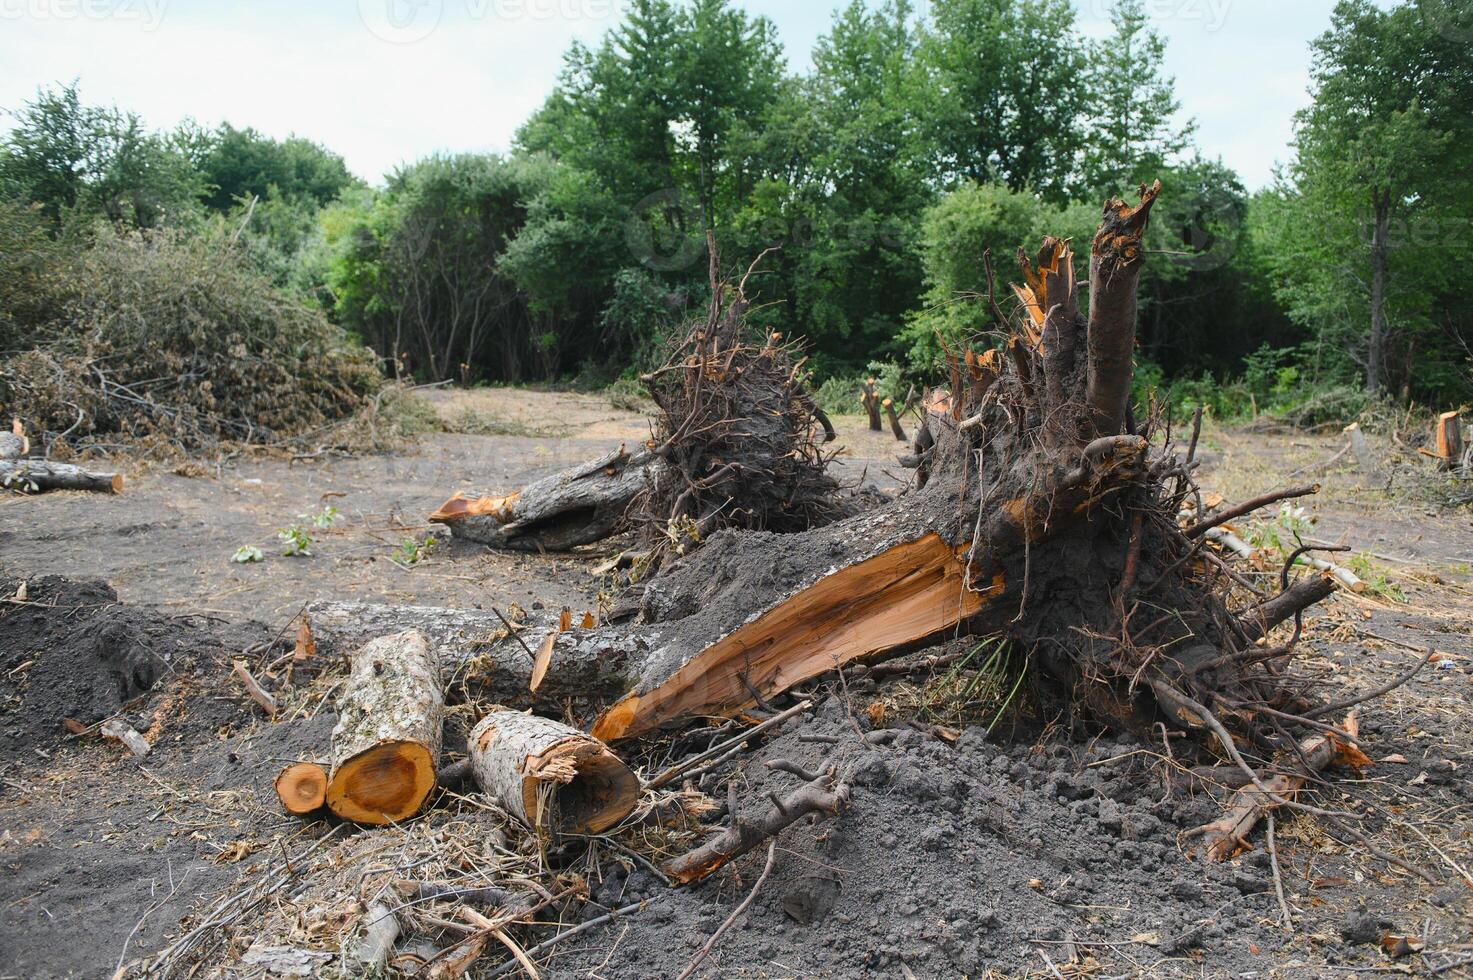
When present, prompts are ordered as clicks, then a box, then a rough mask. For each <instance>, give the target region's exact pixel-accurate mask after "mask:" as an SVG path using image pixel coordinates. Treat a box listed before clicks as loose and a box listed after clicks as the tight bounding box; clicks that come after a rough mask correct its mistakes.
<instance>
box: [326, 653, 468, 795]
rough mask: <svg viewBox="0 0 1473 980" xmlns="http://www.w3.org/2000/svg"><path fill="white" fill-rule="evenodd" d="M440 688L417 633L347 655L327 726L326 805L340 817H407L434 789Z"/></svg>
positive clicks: (434, 659)
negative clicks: (332, 722)
mask: <svg viewBox="0 0 1473 980" xmlns="http://www.w3.org/2000/svg"><path fill="white" fill-rule="evenodd" d="M444 709H445V695H444V692H443V691H442V689H441V687H440V661H439V658H438V656H437V655H436V653H435V651H434V649H433V647H431V645H430V644H429V642H428V641H427V640H426V639H425V637H424V635H423V634H422V633H419V632H417V631H415V630H409V631H407V632H403V633H396V634H393V635H391V636H384V637H380V638H379V639H376V640H373V641H372V642H370V643H367V644H365V645H364V646H363V647H362V648H361V649H359V650H358V651H357V652H356V653H354V654H353V656H352V663H351V668H350V673H349V675H348V678H347V680H346V681H344V686H343V693H342V696H341V697H340V698H339V700H338V724H337V727H336V728H334V729H333V733H332V775H331V778H330V779H329V781H328V786H327V805H328V806H329V807H330V808H331V809H332V812H333V813H335V814H337V815H338V816H339V817H342V818H343V819H344V820H352V821H354V822H356V823H366V824H383V823H390V822H394V821H398V820H404V819H406V818H408V817H412V816H413V815H414V814H416V813H418V812H419V808H420V806H421V805H422V804H423V803H424V801H425V798H426V797H428V796H429V794H430V791H431V790H432V789H434V788H435V766H436V765H437V764H438V762H439V759H440V737H441V735H440V719H441V715H442V714H443V712H444Z"/></svg>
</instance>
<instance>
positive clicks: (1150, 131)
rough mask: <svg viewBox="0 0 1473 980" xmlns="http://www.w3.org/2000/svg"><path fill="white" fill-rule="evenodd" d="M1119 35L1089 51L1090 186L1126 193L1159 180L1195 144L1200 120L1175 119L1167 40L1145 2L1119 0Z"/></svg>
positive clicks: (1114, 19)
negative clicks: (1167, 68) (1166, 61)
mask: <svg viewBox="0 0 1473 980" xmlns="http://www.w3.org/2000/svg"><path fill="white" fill-rule="evenodd" d="M1110 22H1111V24H1113V25H1114V28H1115V32H1114V35H1113V36H1111V37H1110V38H1108V39H1106V40H1105V41H1103V42H1101V43H1100V44H1098V45H1095V46H1094V48H1093V50H1092V51H1091V58H1090V68H1089V72H1088V76H1087V81H1086V84H1087V88H1088V92H1089V117H1090V120H1089V133H1088V145H1087V148H1086V150H1085V154H1084V181H1085V186H1086V187H1087V188H1088V189H1090V190H1092V191H1096V192H1104V193H1107V194H1126V193H1129V192H1130V191H1131V190H1132V189H1133V188H1134V187H1135V186H1136V185H1138V184H1141V183H1148V182H1150V181H1151V180H1153V179H1155V178H1156V177H1159V176H1160V175H1161V171H1162V170H1163V169H1164V168H1165V167H1166V165H1167V163H1168V162H1169V161H1170V160H1171V159H1172V158H1173V157H1175V156H1177V155H1178V154H1180V153H1181V152H1182V151H1183V150H1185V149H1186V148H1187V146H1188V145H1189V144H1190V142H1191V135H1192V133H1193V131H1194V130H1195V129H1196V123H1195V122H1192V121H1188V122H1186V123H1185V124H1180V123H1178V122H1177V120H1176V116H1177V113H1178V112H1179V111H1180V109H1181V103H1179V102H1178V101H1177V99H1176V94H1175V85H1176V80H1175V79H1173V78H1171V77H1170V76H1168V75H1165V74H1164V71H1163V68H1162V62H1163V59H1164V58H1165V54H1166V42H1165V41H1163V40H1162V39H1161V36H1160V35H1158V34H1157V33H1156V32H1155V30H1153V29H1152V28H1151V27H1150V20H1149V18H1148V17H1147V15H1146V10H1145V3H1144V0H1116V3H1115V5H1114V6H1113V7H1112V8H1111V10H1110Z"/></svg>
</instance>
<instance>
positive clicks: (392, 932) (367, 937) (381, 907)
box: [343, 902, 399, 977]
mask: <svg viewBox="0 0 1473 980" xmlns="http://www.w3.org/2000/svg"><path fill="white" fill-rule="evenodd" d="M398 940H399V919H398V917H397V916H396V915H394V910H393V909H391V908H389V907H388V906H387V905H385V904H383V903H382V902H370V903H368V909H367V910H366V911H365V912H364V913H363V918H361V919H360V920H358V925H357V926H356V927H355V928H354V929H353V931H352V932H351V933H349V934H348V937H347V940H346V941H345V942H344V943H343V966H344V967H345V968H346V969H347V975H348V976H354V977H363V976H381V975H383V971H384V966H385V965H386V964H387V963H388V961H389V954H390V953H392V952H393V951H394V943H396V942H398Z"/></svg>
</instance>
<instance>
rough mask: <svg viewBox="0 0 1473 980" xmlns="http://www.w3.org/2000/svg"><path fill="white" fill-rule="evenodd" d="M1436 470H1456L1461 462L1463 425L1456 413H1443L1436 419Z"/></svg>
mask: <svg viewBox="0 0 1473 980" xmlns="http://www.w3.org/2000/svg"><path fill="white" fill-rule="evenodd" d="M1435 435H1436V438H1437V459H1438V463H1437V468H1438V469H1440V470H1451V469H1456V468H1457V467H1458V466H1459V465H1461V463H1462V461H1463V423H1462V420H1461V419H1460V418H1458V413H1457V412H1443V413H1442V414H1441V415H1439V416H1438V417H1437V430H1436V432H1435Z"/></svg>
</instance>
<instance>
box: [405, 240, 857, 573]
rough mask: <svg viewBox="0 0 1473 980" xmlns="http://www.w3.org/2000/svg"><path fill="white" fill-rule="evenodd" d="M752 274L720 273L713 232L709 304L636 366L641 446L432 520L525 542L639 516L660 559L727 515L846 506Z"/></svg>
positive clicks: (764, 519)
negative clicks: (658, 356)
mask: <svg viewBox="0 0 1473 980" xmlns="http://www.w3.org/2000/svg"><path fill="white" fill-rule="evenodd" d="M759 261H760V258H759ZM754 267H755V264H754ZM750 274H751V270H750V269H749V270H748V275H750ZM745 283H746V277H745V276H744V277H743V278H742V280H741V281H740V282H738V283H736V284H735V285H732V284H728V283H726V282H723V281H722V280H721V279H720V277H719V275H718V265H717V256H716V251H715V247H714V245H712V246H711V302H710V307H709V309H708V311H707V315H706V317H705V318H704V319H702V320H700V321H698V322H696V323H695V324H693V325H692V326H691V327H690V328H689V330H688V331H687V332H686V333H685V334H684V336H683V337H681V338H680V339H679V340H678V341H677V342H675V343H674V344H672V346H671V349H670V353H669V355H668V357H667V358H666V360H665V362H664V363H663V364H662V365H661V366H660V367H659V368H657V369H655V370H654V371H652V372H650V373H649V374H646V375H644V376H643V377H642V378H641V379H640V380H641V381H642V382H643V383H644V386H645V388H646V390H647V391H648V393H649V395H650V398H651V399H652V400H653V401H654V403H655V406H656V408H657V412H656V416H655V419H654V423H653V433H652V438H651V439H650V440H649V441H648V442H647V443H646V444H645V445H644V446H643V447H641V448H640V449H639V450H638V451H637V452H633V453H630V452H627V451H626V450H625V449H624V447H622V446H621V447H620V448H619V449H618V450H617V451H616V452H614V453H611V454H609V455H608V456H605V457H603V458H600V459H596V460H592V461H590V462H588V463H585V464H582V465H580V466H576V467H573V468H571V469H569V470H565V471H563V472H561V473H557V474H554V475H552V476H549V477H546V478H544V479H541V480H538V481H536V482H534V483H531V484H528V485H527V486H525V487H523V488H522V489H521V490H518V491H515V492H512V493H509V494H506V495H503V496H479V497H467V496H464V495H461V494H457V495H455V496H454V497H452V498H451V499H450V500H448V501H447V502H446V503H445V504H444V505H442V506H441V507H440V509H439V510H437V511H436V512H435V513H434V514H432V515H430V520H432V521H436V522H439V523H443V524H445V525H446V526H448V527H449V528H450V530H451V533H452V534H453V535H455V536H457V537H462V538H466V539H468V540H472V541H478V542H481V543H484V544H489V545H493V546H496V547H503V548H513V549H520V550H530V551H544V550H545V551H553V550H563V549H567V548H572V547H576V546H578V545H582V544H590V543H592V542H594V541H598V540H600V539H602V538H606V537H608V536H610V535H612V534H614V533H616V532H619V531H623V530H633V531H635V532H636V533H637V534H638V535H639V536H640V538H641V539H642V540H643V544H644V546H645V547H646V549H647V550H648V553H649V556H650V559H651V561H652V562H653V563H654V564H658V563H659V562H660V561H661V560H662V559H663V558H665V557H666V556H667V555H672V554H674V555H679V554H684V553H686V552H687V551H690V550H693V549H694V547H695V546H696V545H698V544H699V543H700V542H701V541H703V540H704V539H705V538H706V537H708V536H710V535H711V534H713V533H714V532H716V531H718V530H721V529H724V528H737V529H741V530H767V531H783V532H786V531H801V530H805V529H808V528H812V527H818V526H820V525H822V524H825V523H828V522H830V521H833V520H836V519H839V518H841V517H844V516H847V515H848V514H850V513H852V512H853V509H852V506H851V504H850V503H849V502H846V501H845V499H844V498H843V497H842V496H841V494H840V493H839V485H838V483H837V482H836V481H835V480H834V479H833V477H831V476H830V475H829V474H828V473H827V471H826V468H827V466H828V463H829V460H830V455H829V454H826V453H825V452H824V450H823V448H822V446H823V444H824V443H826V442H829V441H831V440H832V439H833V438H834V431H833V426H832V425H831V424H830V423H829V420H828V418H827V417H826V416H825V415H824V413H823V412H822V411H821V410H820V409H819V408H818V407H817V406H816V405H815V404H814V402H813V399H812V397H811V395H810V394H809V392H808V390H807V387H806V385H805V382H804V377H803V373H802V366H803V358H802V357H801V356H800V355H799V349H798V348H797V346H795V345H793V344H790V343H784V342H783V341H782V337H781V335H779V334H775V333H770V334H762V333H760V332H758V331H755V330H754V329H753V328H751V327H750V326H749V325H748V323H747V312H748V309H749V307H750V303H749V301H748V300H747V297H746V295H745V293H744V292H743V288H744V286H745ZM875 410H876V412H878V404H877V407H876V409H875Z"/></svg>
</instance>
